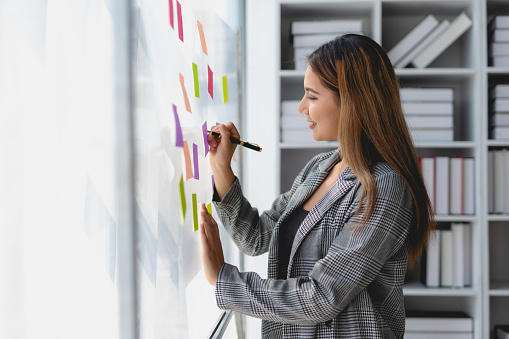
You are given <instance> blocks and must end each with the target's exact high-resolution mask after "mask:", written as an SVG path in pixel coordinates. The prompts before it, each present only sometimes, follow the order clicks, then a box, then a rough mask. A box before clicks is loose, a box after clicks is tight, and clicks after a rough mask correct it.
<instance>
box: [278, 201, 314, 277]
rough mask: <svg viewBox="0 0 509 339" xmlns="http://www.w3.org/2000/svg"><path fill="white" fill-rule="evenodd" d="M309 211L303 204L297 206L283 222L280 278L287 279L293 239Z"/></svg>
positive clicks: (280, 236) (280, 234)
mask: <svg viewBox="0 0 509 339" xmlns="http://www.w3.org/2000/svg"><path fill="white" fill-rule="evenodd" d="M308 213H309V211H306V210H305V209H304V208H302V206H300V207H299V208H297V209H296V210H295V211H293V212H292V214H290V216H289V217H288V219H286V220H285V222H284V223H283V224H281V229H280V231H279V263H278V278H279V279H286V273H287V271H288V262H289V260H290V254H291V252H292V245H293V240H294V239H295V234H297V230H298V229H299V227H300V225H301V224H302V222H303V221H304V219H305V218H306V216H307V215H308Z"/></svg>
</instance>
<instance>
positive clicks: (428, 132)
mask: <svg viewBox="0 0 509 339" xmlns="http://www.w3.org/2000/svg"><path fill="white" fill-rule="evenodd" d="M410 135H411V136H412V140H413V141H416V142H422V141H441V142H446V141H453V140H454V129H452V128H440V129H439V128H411V129H410Z"/></svg>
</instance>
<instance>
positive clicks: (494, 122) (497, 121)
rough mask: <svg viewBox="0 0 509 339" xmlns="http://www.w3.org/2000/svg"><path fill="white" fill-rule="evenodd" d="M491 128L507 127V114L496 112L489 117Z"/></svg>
mask: <svg viewBox="0 0 509 339" xmlns="http://www.w3.org/2000/svg"><path fill="white" fill-rule="evenodd" d="M490 122H491V126H509V112H497V113H495V114H493V115H492V116H491V119H490Z"/></svg>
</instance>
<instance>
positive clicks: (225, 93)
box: [223, 75, 228, 103]
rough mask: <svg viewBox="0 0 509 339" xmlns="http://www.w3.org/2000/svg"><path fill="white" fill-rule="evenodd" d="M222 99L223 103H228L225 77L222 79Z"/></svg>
mask: <svg viewBox="0 0 509 339" xmlns="http://www.w3.org/2000/svg"><path fill="white" fill-rule="evenodd" d="M223 99H224V102H225V103H227V102H228V80H227V79H226V75H225V76H224V77H223Z"/></svg>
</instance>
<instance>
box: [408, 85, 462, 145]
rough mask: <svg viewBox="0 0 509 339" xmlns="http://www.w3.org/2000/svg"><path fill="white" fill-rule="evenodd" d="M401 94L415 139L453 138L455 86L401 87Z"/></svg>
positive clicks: (448, 139)
mask: <svg viewBox="0 0 509 339" xmlns="http://www.w3.org/2000/svg"><path fill="white" fill-rule="evenodd" d="M400 93H401V104H402V107H403V113H405V117H406V119H407V123H408V127H409V128H410V133H411V135H412V139H413V140H414V141H416V142H420V141H453V140H454V114H453V113H454V98H453V94H454V93H453V89H452V88H402V89H401V90H400Z"/></svg>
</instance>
